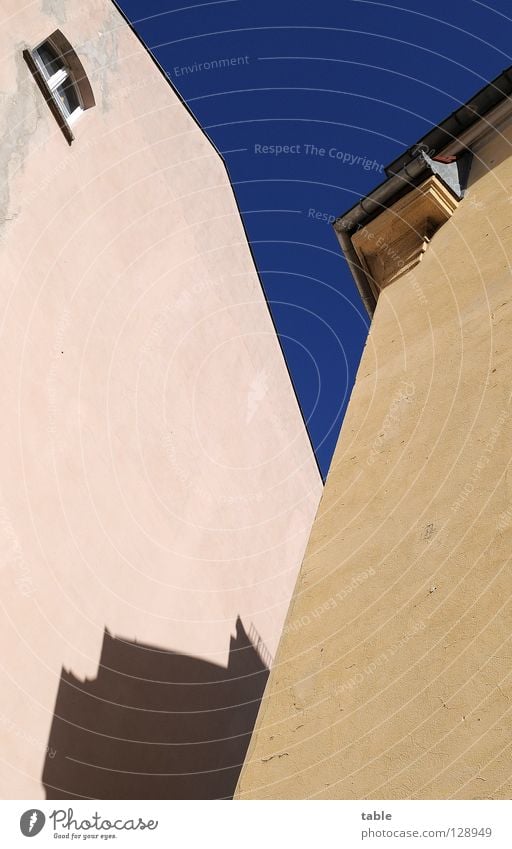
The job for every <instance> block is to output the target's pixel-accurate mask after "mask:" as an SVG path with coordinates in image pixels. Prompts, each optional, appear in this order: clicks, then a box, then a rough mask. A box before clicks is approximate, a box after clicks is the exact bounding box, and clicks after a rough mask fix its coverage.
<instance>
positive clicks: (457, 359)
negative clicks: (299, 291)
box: [237, 70, 512, 799]
mask: <svg viewBox="0 0 512 849" xmlns="http://www.w3.org/2000/svg"><path fill="white" fill-rule="evenodd" d="M511 90H512V73H511V72H510V70H509V71H507V72H504V73H503V74H502V75H500V77H498V78H497V79H496V80H494V81H493V83H491V84H490V85H489V86H487V87H486V88H485V89H483V90H482V91H481V92H478V93H477V94H476V95H475V97H474V98H473V99H472V100H471V101H470V103H468V104H467V105H465V106H462V107H461V108H460V109H459V110H457V112H456V113H454V115H452V116H450V117H449V118H448V119H447V120H446V121H444V122H443V123H442V124H440V125H439V126H438V127H436V128H434V129H433V130H432V131H431V132H430V133H429V134H427V136H426V137H425V138H424V139H422V140H420V142H418V143H417V144H416V145H414V147H412V148H411V149H410V150H408V151H406V153H405V154H404V155H403V156H401V157H400V158H399V159H398V160H397V161H396V162H394V163H392V165H391V166H390V167H389V168H388V169H387V179H386V181H385V182H384V183H383V184H382V185H381V186H379V187H378V188H377V189H376V190H375V191H374V192H372V194H371V195H369V196H368V197H367V198H365V199H364V200H363V201H362V202H361V203H360V204H358V205H357V206H356V207H354V209H352V210H350V211H349V212H348V213H347V214H346V215H344V216H342V217H341V218H340V219H338V221H337V222H336V223H335V225H334V226H335V229H336V232H337V234H338V237H339V239H340V243H341V245H342V248H343V250H344V253H345V257H346V259H347V261H348V263H349V264H350V266H351V268H352V271H353V274H354V277H355V279H356V282H357V285H358V287H359V289H360V292H361V296H362V298H363V300H364V303H365V304H366V306H367V308H368V311H369V312H370V314H371V315H373V320H372V324H371V329H370V334H369V337H368V341H367V344H366V348H365V351H364V354H363V357H362V361H361V364H360V368H359V371H358V375H357V380H356V383H355V387H354V390H353V393H352V397H351V401H350V405H349V408H348V412H347V414H346V417H345V420H344V424H343V428H342V431H341V435H340V439H339V443H338V446H337V449H336V452H335V455H334V460H333V463H332V466H331V470H330V473H329V476H328V479H327V483H326V487H325V491H324V495H323V498H322V501H321V504H320V508H319V513H318V516H317V518H316V520H315V524H314V527H313V531H312V535H311V538H310V541H309V544H308V549H307V552H306V557H305V560H304V563H303V565H302V569H301V572H300V576H299V580H298V584H297V587H296V590H295V593H294V596H293V601H292V604H291V607H290V611H289V613H288V618H287V621H286V625H285V629H284V634H283V637H282V640H281V643H280V646H279V650H278V654H277V658H276V661H275V664H274V666H273V670H272V672H271V676H270V680H269V684H268V687H267V690H266V694H265V697H264V700H263V702H262V706H261V708H260V713H259V717H258V721H257V725H256V730H255V733H254V735H253V738H252V742H251V745H250V749H249V752H248V756H247V760H246V764H245V766H244V769H243V771H242V774H241V777H240V781H239V785H238V791H237V796H238V797H239V798H242V799H245V798H266V797H270V798H338V799H362V798H370V799H371V798H374V799H402V798H403V799H406V798H414V799H431V798H432V799H451V798H456V799H481V798H489V799H501V798H506V799H508V798H510V794H511V792H512V766H511V760H510V739H511V738H510V730H511V718H510V717H511V713H510V710H511V708H510V704H511V699H512V678H511V674H510V639H511V634H512V627H511V626H512V618H511V613H512V600H511V580H510V575H511V565H510V552H511V543H512V477H511V472H510V462H511V446H512V440H511V436H512V415H511V413H512V409H511V385H512V379H511V378H512V369H511V358H510V351H509V347H510V336H511V330H512V295H511V292H512V288H511V283H512V263H511V260H512V155H511V154H512V104H511V100H510V93H511Z"/></svg>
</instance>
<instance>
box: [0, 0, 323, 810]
mask: <svg viewBox="0 0 512 849" xmlns="http://www.w3.org/2000/svg"><path fill="white" fill-rule="evenodd" d="M57 27H59V28H60V29H61V30H62V32H63V33H64V35H65V36H66V37H67V38H68V40H69V41H70V42H71V44H72V46H73V47H74V49H75V50H76V51H77V53H78V55H79V57H80V59H81V60H82V62H83V64H84V67H85V69H86V72H87V74H88V76H89V79H90V82H91V84H92V87H93V91H94V94H95V97H96V103H97V105H96V107H95V108H93V109H90V110H88V111H87V112H86V113H85V114H84V116H83V117H82V118H81V119H80V121H79V122H78V123H77V124H76V126H75V127H74V132H75V135H76V138H75V141H74V142H73V144H72V145H71V146H68V144H67V142H66V140H65V138H64V136H63V134H62V132H61V131H60V129H59V127H58V125H57V123H56V121H55V118H54V117H53V115H52V114H51V112H50V110H49V109H48V107H47V105H46V103H45V102H44V99H43V97H42V95H41V92H40V91H39V89H38V88H37V86H36V84H35V82H34V79H33V78H32V76H31V73H30V71H29V69H28V66H27V65H26V63H25V61H24V60H23V57H22V51H23V50H24V49H25V48H32V47H34V46H35V45H37V44H39V43H40V42H41V41H42V40H44V39H45V38H46V37H47V36H49V35H50V34H51V33H52V32H53V31H54V30H55V29H56V28H57ZM0 66H1V67H0V77H1V79H2V91H1V94H0V120H1V122H2V127H3V128H4V129H3V133H2V141H1V144H0V264H1V268H2V274H1V285H2V298H1V303H0V361H1V363H2V381H1V409H2V416H1V422H0V605H1V616H0V645H1V646H2V651H1V675H2V684H1V688H0V690H1V707H0V735H1V737H2V766H1V769H0V797H2V798H27V797H28V798H37V797H38V796H40V795H41V793H42V785H41V775H42V772H43V767H44V765H45V761H46V760H47V758H48V757H49V756H50V755H51V753H49V752H48V751H47V743H48V738H49V731H50V727H51V723H52V714H53V710H54V705H55V699H56V696H57V691H58V688H59V682H60V679H61V670H62V669H64V670H65V671H66V675H67V673H68V672H69V676H68V678H69V677H71V679H73V676H74V678H77V679H80V680H82V681H83V680H84V679H86V678H89V679H93V678H94V677H95V676H96V674H97V667H98V661H99V658H100V653H101V647H102V642H103V638H104V633H105V628H106V629H108V632H109V633H110V634H112V635H113V636H114V637H119V638H124V639H126V640H128V641H130V644H131V643H133V642H140V643H142V644H144V645H152V646H157V647H162V648H165V649H172V650H174V651H177V652H181V653H182V654H185V655H187V656H190V657H195V658H197V659H202V660H204V661H205V662H206V661H208V662H209V663H211V664H216V665H217V666H219V667H222V666H224V667H227V665H228V654H229V650H230V639H231V637H232V636H233V635H234V634H235V626H236V622H237V616H238V615H239V616H240V618H241V622H242V623H243V627H244V629H245V631H247V633H251V629H252V630H253V631H254V633H256V634H257V635H258V639H261V640H262V641H263V643H264V644H265V650H264V654H265V659H266V660H267V659H268V657H270V656H271V655H272V654H273V653H274V652H275V649H276V646H277V641H278V638H279V635H280V633H281V630H282V624H283V620H284V616H285V613H286V610H287V607H288V603H289V599H290V595H291V591H292V588H293V585H294V581H295V578H296V575H297V571H298V567H299V564H300V562H301V560H302V557H303V553H304V549H305V545H306V541H307V537H308V535H309V531H310V528H311V524H312V521H313V517H314V514H315V510H316V508H317V505H318V501H319V498H320V492H321V480H320V477H319V474H318V471H317V468H316V464H315V461H314V457H313V454H312V450H311V446H310V444H309V441H308V438H307V435H306V432H305V428H304V424H303V421H302V418H301V416H300V412H299V409H298V406H297V402H296V399H295V396H294V394H293V390H292V386H291V383H290V380H289V377H288V374H287V371H286V367H285V364H284V360H283V357H282V354H281V351H280V348H279V344H278V340H277V338H276V335H275V332H274V328H273V326H272V322H271V319H270V316H269V312H268V307H267V304H266V302H265V299H264V296H263V293H262V289H261V286H260V283H259V280H258V277H257V274H256V271H255V267H254V263H253V260H252V258H251V254H250V250H249V247H248V245H247V242H246V238H245V234H244V230H243V227H242V224H241V221H240V217H239V214H238V210H237V207H236V203H235V200H234V196H233V192H232V189H231V186H230V184H229V180H228V177H227V174H226V171H225V168H224V165H223V163H222V161H221V159H220V157H219V156H218V154H217V153H216V151H215V150H214V149H213V147H212V145H211V144H210V142H209V141H208V139H207V138H206V137H205V135H204V134H203V133H202V132H201V130H200V129H199V128H198V126H197V125H196V123H195V122H194V120H193V119H192V117H191V116H190V115H189V114H188V112H187V110H186V108H185V107H184V106H183V105H182V103H181V102H180V100H179V98H178V97H177V96H176V94H175V93H174V92H173V90H172V88H171V87H170V86H169V84H168V82H167V81H166V79H165V78H164V76H163V75H162V74H161V73H160V72H159V70H158V69H157V67H156V66H155V64H154V63H153V62H152V60H151V58H150V57H149V55H148V54H147V52H146V51H145V50H144V48H143V47H142V45H141V44H140V43H139V41H138V40H137V38H136V37H135V36H134V34H133V33H132V32H131V31H130V29H129V27H128V26H127V24H126V23H125V22H124V20H123V19H122V17H121V16H120V14H119V13H118V12H117V10H116V9H115V7H114V5H113V4H112V3H110V2H108V1H107V0H88V2H87V3H83V2H80V0H51V2H49V0H43V2H36V3H31V4H29V5H27V4H20V3H19V2H18V0H1V2H0ZM61 754H62V753H61ZM160 754H161V761H162V759H163V761H164V765H163V767H161V768H165V757H164V754H165V753H164V752H161V753H160ZM92 795H93V794H92Z"/></svg>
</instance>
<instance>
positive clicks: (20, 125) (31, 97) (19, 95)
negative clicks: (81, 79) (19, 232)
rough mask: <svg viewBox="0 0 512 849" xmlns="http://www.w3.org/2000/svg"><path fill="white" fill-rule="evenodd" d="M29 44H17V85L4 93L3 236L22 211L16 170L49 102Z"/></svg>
mask: <svg viewBox="0 0 512 849" xmlns="http://www.w3.org/2000/svg"><path fill="white" fill-rule="evenodd" d="M25 47H26V45H25V44H18V45H16V48H15V54H14V55H15V62H16V87H15V90H14V91H13V92H9V93H6V92H2V93H1V94H0V120H1V123H2V126H3V127H5V128H6V129H5V131H4V134H3V138H2V144H1V145H0V240H3V238H4V232H5V230H6V228H7V225H8V222H9V221H11V220H12V219H13V218H15V217H16V215H17V214H18V212H16V211H15V210H13V208H12V204H11V186H10V184H11V180H12V178H13V174H14V173H15V172H16V171H18V170H20V169H21V168H23V164H24V161H25V159H26V157H27V153H28V149H29V147H30V142H31V139H32V137H33V135H34V133H35V132H36V130H37V126H38V124H39V121H40V120H41V117H42V116H43V110H46V109H47V106H46V104H45V102H44V100H43V98H42V96H41V93H40V92H39V89H38V88H37V86H36V84H35V83H34V81H33V80H32V78H31V76H30V73H29V71H28V68H27V66H26V64H25V61H24V59H23V55H22V54H23V49H24V48H25Z"/></svg>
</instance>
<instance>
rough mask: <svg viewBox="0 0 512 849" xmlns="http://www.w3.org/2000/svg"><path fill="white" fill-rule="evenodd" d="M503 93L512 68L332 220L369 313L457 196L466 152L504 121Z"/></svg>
mask: <svg viewBox="0 0 512 849" xmlns="http://www.w3.org/2000/svg"><path fill="white" fill-rule="evenodd" d="M510 95H512V68H509V69H508V70H506V71H504V72H503V73H502V74H500V75H499V76H498V77H497V78H496V79H495V80H493V82H492V83H490V84H489V85H488V86H486V87H485V88H483V89H482V90H481V91H479V92H478V93H477V94H476V95H475V96H474V97H473V98H472V99H471V100H470V101H469V102H468V103H467V104H465V105H464V106H461V107H460V108H459V109H457V110H456V111H455V112H453V113H452V115H450V116H449V117H448V118H447V119H446V120H445V121H443V122H442V123H441V124H439V125H438V126H437V127H434V128H433V129H432V130H430V131H429V132H428V133H427V134H426V135H425V136H423V138H422V139H420V140H419V141H418V142H416V144H415V145H413V146H412V147H411V148H409V149H408V150H407V151H406V152H405V153H404V154H402V155H401V156H400V157H398V158H397V159H395V160H394V161H393V162H392V163H391V164H390V165H389V166H388V167H387V168H386V169H385V171H386V174H387V179H386V180H385V181H384V182H383V183H381V184H380V185H379V186H377V187H376V188H375V189H374V190H373V191H372V192H371V193H370V194H369V195H367V196H366V197H364V198H362V199H361V200H360V201H359V202H358V203H357V204H355V206H353V207H352V208H351V209H349V210H348V211H347V212H346V213H345V214H344V215H342V216H340V217H339V218H337V219H336V221H335V222H334V225H333V226H334V229H335V232H336V235H337V237H338V240H339V242H340V245H341V247H342V250H343V252H344V254H345V257H346V259H347V262H348V264H349V267H350V269H351V272H352V275H353V277H354V279H355V281H356V284H357V286H358V289H359V292H360V294H361V298H362V300H363V303H364V304H365V307H366V309H367V311H368V314H369V315H370V317H372V316H373V313H374V310H375V306H376V303H377V298H378V295H379V292H380V291H381V289H382V288H383V287H384V286H385V285H388V283H389V282H391V280H394V279H396V277H397V276H400V274H404V273H406V271H408V270H410V269H411V268H412V267H413V266H414V265H415V264H416V262H419V261H420V260H421V257H422V255H423V253H424V250H425V248H426V246H427V245H428V242H429V240H430V238H431V237H432V235H433V233H434V232H435V231H436V230H437V229H438V228H439V227H440V226H441V224H442V223H444V221H445V220H447V217H449V215H451V214H452V213H453V211H454V210H455V209H456V207H457V204H458V203H459V201H460V200H461V199H462V198H463V196H464V191H465V188H466V185H467V180H468V177H469V171H470V167H471V158H472V152H473V150H474V149H475V146H477V144H478V143H479V142H480V141H482V140H484V139H485V137H486V136H488V135H489V134H490V133H493V132H496V130H497V129H498V128H499V126H500V125H501V124H502V123H503V122H504V121H506V120H507V119H508V118H510V116H511V115H512V99H511V97H510ZM405 198H407V200H404V199H405ZM438 201H440V206H439V205H438ZM434 208H437V214H435V215H433V216H432V214H431V213H432V210H433V209H434ZM441 209H442V211H441ZM448 210H450V212H449V215H448V216H447V217H446V215H447V212H448ZM377 219H378V220H377Z"/></svg>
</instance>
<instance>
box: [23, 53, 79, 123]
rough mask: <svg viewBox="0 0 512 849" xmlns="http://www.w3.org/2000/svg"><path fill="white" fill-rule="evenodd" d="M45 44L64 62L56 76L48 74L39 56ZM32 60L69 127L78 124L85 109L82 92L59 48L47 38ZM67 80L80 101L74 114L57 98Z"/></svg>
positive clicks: (33, 54)
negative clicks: (58, 91) (59, 88)
mask: <svg viewBox="0 0 512 849" xmlns="http://www.w3.org/2000/svg"><path fill="white" fill-rule="evenodd" d="M45 44H49V45H50V47H51V49H52V50H53V51H54V53H55V55H56V57H57V59H58V60H59V61H60V62H62V65H63V67H62V68H59V70H58V71H56V72H55V74H49V73H48V70H47V68H46V65H45V64H44V62H43V60H42V59H41V56H40V55H39V50H40V49H41V47H44V45H45ZM32 58H33V59H34V61H35V63H36V65H37V67H38V70H39V71H40V73H41V74H42V76H43V78H44V80H45V82H46V85H47V86H48V88H49V90H50V93H51V95H52V98H53V100H54V102H55V104H56V106H57V108H58V109H59V112H60V113H61V115H62V117H63V118H64V120H65V121H66V123H67V124H68V126H72V125H73V124H75V123H76V121H77V120H78V118H80V116H81V115H82V114H83V112H84V108H83V104H82V98H81V96H80V90H79V88H78V86H77V85H76V83H75V81H74V79H73V76H72V74H71V73H70V70H69V68H68V67H67V65H66V63H65V61H64V59H62V57H61V55H60V53H59V50H58V48H57V47H55V45H54V44H53V43H52V41H51V39H49V38H46V39H45V40H44V41H42V42H41V44H38V45H37V47H35V48H34V49H33V50H32ZM66 80H69V81H70V82H71V84H72V86H73V89H74V92H75V94H76V96H77V99H78V104H79V105H78V106H77V107H76V109H74V110H73V112H68V110H67V109H65V108H64V107H63V105H62V103H61V101H60V98H59V97H58V96H57V88H58V87H59V86H61V85H62V84H63V83H64V82H66Z"/></svg>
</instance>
